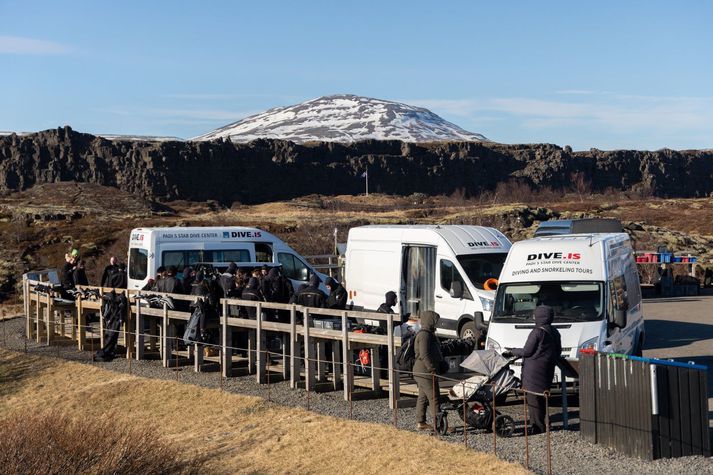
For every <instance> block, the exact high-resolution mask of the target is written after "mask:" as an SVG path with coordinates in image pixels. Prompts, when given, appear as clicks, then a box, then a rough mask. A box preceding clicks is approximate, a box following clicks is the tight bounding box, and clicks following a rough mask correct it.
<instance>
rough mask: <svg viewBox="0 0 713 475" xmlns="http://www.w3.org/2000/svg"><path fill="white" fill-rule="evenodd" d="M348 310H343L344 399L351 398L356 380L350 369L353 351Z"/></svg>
mask: <svg viewBox="0 0 713 475" xmlns="http://www.w3.org/2000/svg"><path fill="white" fill-rule="evenodd" d="M347 323H348V320H347V312H342V364H343V365H344V371H343V373H344V384H343V387H344V400H345V401H348V400H349V395H350V394H351V392H352V390H353V387H354V380H353V378H352V372H351V369H350V367H349V366H350V364H351V351H350V350H349V329H348V328H347Z"/></svg>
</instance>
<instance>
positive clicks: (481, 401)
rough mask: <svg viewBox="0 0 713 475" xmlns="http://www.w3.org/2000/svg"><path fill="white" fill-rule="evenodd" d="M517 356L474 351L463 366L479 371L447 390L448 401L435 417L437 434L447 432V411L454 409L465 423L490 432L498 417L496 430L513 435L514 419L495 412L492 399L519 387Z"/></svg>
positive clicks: (493, 351) (498, 432)
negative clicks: (514, 363) (511, 366)
mask: <svg viewBox="0 0 713 475" xmlns="http://www.w3.org/2000/svg"><path fill="white" fill-rule="evenodd" d="M516 359H517V358H513V359H507V358H504V357H503V356H501V355H500V354H499V353H498V352H496V351H495V350H475V351H473V353H471V354H470V356H468V358H466V360H465V361H463V363H461V366H462V367H463V368H465V369H468V370H471V371H474V372H476V373H478V374H476V375H475V376H472V377H470V378H468V379H466V380H464V381H462V382H460V383H457V384H456V385H455V386H453V387H452V388H451V389H450V391H448V401H446V402H444V403H442V404H441V411H440V412H439V414H438V415H437V416H436V430H437V431H438V433H439V434H445V433H446V432H448V412H449V411H455V412H456V413H457V414H458V416H459V417H460V418H461V420H463V422H464V425H468V426H470V427H473V428H475V429H485V430H488V431H490V430H492V428H493V417H495V433H496V434H497V435H498V436H500V437H510V436H511V435H512V433H513V432H514V431H515V421H514V420H513V418H512V417H510V416H508V415H507V414H501V413H500V412H498V411H493V399H494V398H497V400H498V401H499V400H501V398H502V399H503V400H504V399H505V397H506V396H507V393H508V392H509V391H510V390H511V389H516V388H519V387H520V380H519V379H518V378H517V377H515V374H514V372H513V370H511V369H510V364H511V363H512V362H513V361H515V360H516ZM493 393H494V394H493ZM498 396H500V397H498ZM464 405H465V408H464ZM464 409H465V410H464ZM493 413H494V414H493Z"/></svg>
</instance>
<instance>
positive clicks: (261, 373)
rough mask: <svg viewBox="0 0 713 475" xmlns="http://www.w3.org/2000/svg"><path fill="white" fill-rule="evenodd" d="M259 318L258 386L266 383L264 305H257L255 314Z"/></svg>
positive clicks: (256, 346)
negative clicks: (263, 328)
mask: <svg viewBox="0 0 713 475" xmlns="http://www.w3.org/2000/svg"><path fill="white" fill-rule="evenodd" d="M255 316H256V318H257V327H256V329H255V333H256V335H255V338H256V339H257V342H256V345H255V351H256V354H255V356H256V359H257V368H256V370H257V371H256V374H257V376H256V380H257V382H258V384H262V383H264V382H265V334H264V333H263V331H262V303H260V302H258V303H257V310H256V312H255Z"/></svg>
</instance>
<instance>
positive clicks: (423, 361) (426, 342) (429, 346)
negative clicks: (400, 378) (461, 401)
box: [413, 310, 447, 430]
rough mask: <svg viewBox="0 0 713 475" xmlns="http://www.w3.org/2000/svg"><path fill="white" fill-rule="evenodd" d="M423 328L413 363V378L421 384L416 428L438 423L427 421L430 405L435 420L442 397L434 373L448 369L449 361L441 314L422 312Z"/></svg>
mask: <svg viewBox="0 0 713 475" xmlns="http://www.w3.org/2000/svg"><path fill="white" fill-rule="evenodd" d="M419 317H420V319H421V330H419V332H418V333H417V334H416V336H415V337H414V341H413V348H414V356H415V358H416V359H415V361H414V364H413V378H414V379H415V380H416V386H417V387H418V399H417V400H416V429H418V430H433V429H434V426H433V425H430V424H427V423H426V406H427V405H428V406H430V408H431V413H432V414H433V421H434V422H435V415H436V414H438V411H439V407H438V398H439V396H440V387H439V385H438V378H437V377H436V378H434V377H433V375H435V374H440V373H442V372H444V370H445V369H447V365H446V361H445V359H444V358H443V354H441V344H440V343H439V342H438V337H437V336H436V325H437V324H438V320H440V318H441V316H440V315H438V314H437V313H436V312H432V311H430V310H427V311H423V312H419Z"/></svg>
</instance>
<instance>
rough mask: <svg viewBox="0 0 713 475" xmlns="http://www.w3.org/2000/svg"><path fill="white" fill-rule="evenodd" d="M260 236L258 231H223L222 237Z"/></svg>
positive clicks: (260, 233)
mask: <svg viewBox="0 0 713 475" xmlns="http://www.w3.org/2000/svg"><path fill="white" fill-rule="evenodd" d="M261 236H262V232H260V231H223V239H230V238H259V237H261Z"/></svg>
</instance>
